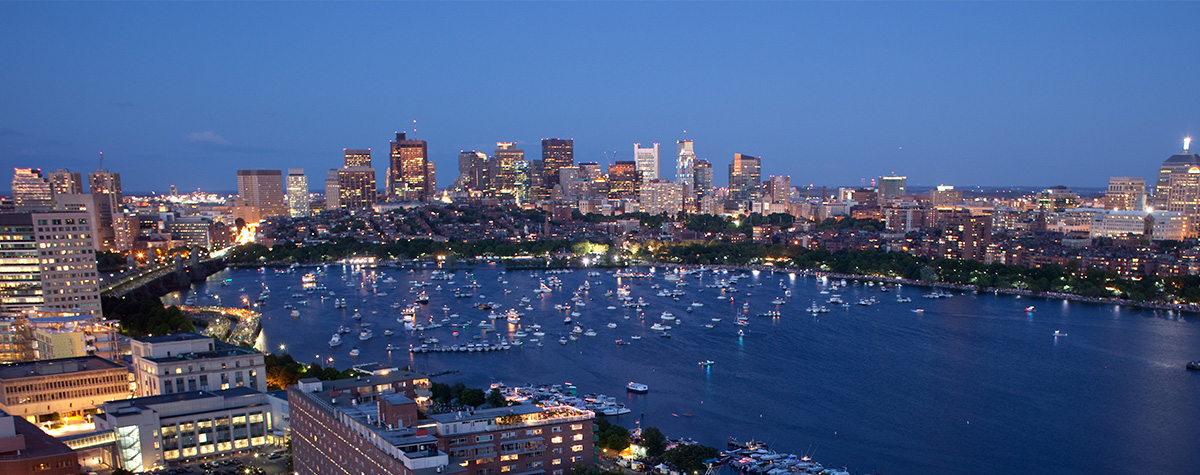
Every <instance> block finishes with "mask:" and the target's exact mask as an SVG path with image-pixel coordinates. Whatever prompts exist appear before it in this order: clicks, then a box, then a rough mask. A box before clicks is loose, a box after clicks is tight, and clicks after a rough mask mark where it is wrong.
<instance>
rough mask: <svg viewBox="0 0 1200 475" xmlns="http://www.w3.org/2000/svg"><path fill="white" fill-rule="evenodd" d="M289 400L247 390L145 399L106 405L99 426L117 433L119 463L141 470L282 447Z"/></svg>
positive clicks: (183, 394) (102, 406)
mask: <svg viewBox="0 0 1200 475" xmlns="http://www.w3.org/2000/svg"><path fill="white" fill-rule="evenodd" d="M286 404H287V402H286V401H285V400H283V399H280V398H277V397H274V396H273V395H272V394H268V393H262V392H259V391H255V390H253V389H249V388H235V389H229V390H224V391H215V392H210V391H191V392H185V393H179V394H170V395H162V396H150V397H141V398H136V399H126V400H121V401H111V402H108V403H105V404H102V405H101V406H100V407H101V410H102V411H103V414H100V415H98V416H96V429H97V430H101V431H114V432H115V433H116V434H115V435H116V461H117V465H118V466H119V467H120V468H124V469H126V470H130V471H134V472H140V471H143V470H148V469H151V468H155V467H165V466H166V465H167V464H169V463H175V462H179V463H186V462H188V461H191V460H194V459H197V458H202V457H211V456H214V455H222V454H237V453H246V452H247V451H249V450H251V449H255V448H258V447H263V446H269V445H282V444H283V443H285V441H286V435H287V430H288V421H287V419H286V417H284V414H286V413H287V408H286ZM301 473H304V472H301Z"/></svg>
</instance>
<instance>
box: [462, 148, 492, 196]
mask: <svg viewBox="0 0 1200 475" xmlns="http://www.w3.org/2000/svg"><path fill="white" fill-rule="evenodd" d="M491 165H492V160H488V156H487V154H486V153H483V152H476V151H474V150H472V151H470V152H459V154H458V182H459V185H460V186H462V187H463V188H464V189H466V190H467V191H468V192H469V193H471V194H472V195H473V196H479V195H482V194H483V193H484V191H486V190H487V189H488V188H489V187H490V184H489V183H488V179H489V172H488V168H490V167H491Z"/></svg>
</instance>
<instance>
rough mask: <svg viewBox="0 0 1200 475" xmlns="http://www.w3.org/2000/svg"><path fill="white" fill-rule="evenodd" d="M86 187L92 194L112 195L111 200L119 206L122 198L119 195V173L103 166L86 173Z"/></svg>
mask: <svg viewBox="0 0 1200 475" xmlns="http://www.w3.org/2000/svg"><path fill="white" fill-rule="evenodd" d="M88 189H89V190H90V193H92V194H93V195H95V194H100V193H106V194H110V195H113V201H114V202H115V203H116V205H117V206H120V204H121V200H122V199H123V198H124V197H123V196H122V195H121V174H120V173H112V172H109V171H108V170H105V169H103V168H101V169H99V170H96V171H95V172H93V173H89V174H88Z"/></svg>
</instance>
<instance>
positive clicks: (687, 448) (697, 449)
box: [663, 444, 720, 473]
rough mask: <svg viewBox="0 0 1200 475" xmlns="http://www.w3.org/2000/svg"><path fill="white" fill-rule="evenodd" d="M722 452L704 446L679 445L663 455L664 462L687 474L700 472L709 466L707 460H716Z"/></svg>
mask: <svg viewBox="0 0 1200 475" xmlns="http://www.w3.org/2000/svg"><path fill="white" fill-rule="evenodd" d="M719 454H720V452H718V451H717V449H715V448H712V447H708V446H704V445H699V444H697V445H679V446H677V447H675V448H673V449H671V450H668V451H667V452H666V453H664V454H663V460H666V461H667V463H669V464H671V465H674V466H675V468H678V469H680V470H683V471H684V473H686V472H698V471H700V470H704V469H706V468H707V466H706V465H705V464H704V461H705V460H708V459H712V458H716V457H717V455H719Z"/></svg>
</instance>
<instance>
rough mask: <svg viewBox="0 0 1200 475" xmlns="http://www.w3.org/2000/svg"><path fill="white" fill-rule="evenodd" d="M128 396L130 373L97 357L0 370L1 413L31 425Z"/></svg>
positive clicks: (29, 364)
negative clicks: (53, 416) (31, 423)
mask: <svg viewBox="0 0 1200 475" xmlns="http://www.w3.org/2000/svg"><path fill="white" fill-rule="evenodd" d="M129 396H130V393H129V370H128V369H126V368H125V366H123V365H120V364H117V363H114V362H112V361H110V360H106V359H104V358H100V357H97V356H81V357H76V358H63V359H55V360H46V361H27V362H23V363H16V364H11V365H7V366H0V410H3V411H4V412H7V413H8V414H12V415H14V416H17V417H23V418H25V419H28V420H29V421H30V422H35V423H36V422H43V421H44V420H48V418H47V417H46V416H50V415H52V414H60V415H64V416H69V415H73V414H79V413H82V412H83V411H86V410H88V409H93V408H95V407H96V406H98V405H100V404H101V403H103V402H105V401H110V400H113V399H125V398H128V397H129Z"/></svg>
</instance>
